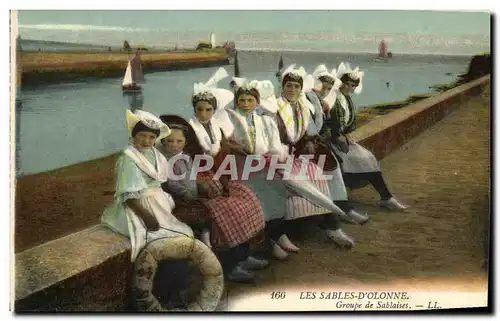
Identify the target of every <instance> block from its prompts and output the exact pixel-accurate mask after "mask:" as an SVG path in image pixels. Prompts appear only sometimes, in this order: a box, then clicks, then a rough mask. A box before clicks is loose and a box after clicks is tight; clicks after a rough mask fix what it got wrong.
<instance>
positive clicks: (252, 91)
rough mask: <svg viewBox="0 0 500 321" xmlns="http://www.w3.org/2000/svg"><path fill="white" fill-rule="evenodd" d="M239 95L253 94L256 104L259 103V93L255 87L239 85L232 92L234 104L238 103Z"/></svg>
mask: <svg viewBox="0 0 500 321" xmlns="http://www.w3.org/2000/svg"><path fill="white" fill-rule="evenodd" d="M241 95H250V96H253V97H255V99H256V100H257V104H260V94H259V91H258V90H257V89H256V88H245V87H239V88H238V89H237V90H236V94H234V101H235V103H236V104H237V103H238V98H239V97H240V96H241Z"/></svg>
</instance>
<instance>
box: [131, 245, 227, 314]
mask: <svg viewBox="0 0 500 321" xmlns="http://www.w3.org/2000/svg"><path fill="white" fill-rule="evenodd" d="M180 259H187V260H188V261H190V262H191V263H192V264H193V265H194V266H196V267H197V268H198V269H199V271H200V274H201V275H202V277H203V280H202V286H201V290H200V292H199V293H198V295H197V297H196V299H195V300H194V301H193V302H188V309H187V310H188V311H214V310H215V309H216V307H217V305H218V304H219V301H220V299H221V296H222V292H223V290H224V275H223V272H222V267H221V265H220V263H219V261H218V259H217V257H216V256H215V255H214V254H213V253H212V251H211V250H210V249H209V248H208V247H207V246H206V245H205V244H203V243H202V242H201V241H199V240H197V239H194V238H190V237H186V236H179V237H169V238H163V239H158V240H154V241H151V242H150V243H148V244H147V245H146V247H145V248H144V249H142V250H141V252H140V253H139V255H138V256H137V259H136V260H135V262H134V277H133V281H132V287H133V292H134V297H135V302H136V305H137V308H138V310H140V311H168V309H166V308H164V307H163V306H162V305H161V303H160V302H159V301H158V299H157V298H156V297H155V296H154V295H153V293H152V290H153V280H154V277H155V274H156V271H157V268H158V264H159V263H160V262H161V261H163V260H180Z"/></svg>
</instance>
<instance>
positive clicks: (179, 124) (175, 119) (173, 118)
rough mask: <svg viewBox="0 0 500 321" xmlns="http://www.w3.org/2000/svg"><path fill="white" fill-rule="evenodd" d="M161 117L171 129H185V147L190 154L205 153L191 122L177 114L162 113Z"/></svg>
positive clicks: (185, 150)
mask: <svg viewBox="0 0 500 321" xmlns="http://www.w3.org/2000/svg"><path fill="white" fill-rule="evenodd" d="M160 119H161V121H162V122H164V123H165V124H167V125H168V127H170V129H180V130H182V131H183V133H184V137H186V147H185V148H184V152H185V153H186V154H188V155H190V156H194V155H200V154H203V148H202V147H201V144H200V142H199V140H198V136H196V132H195V131H194V129H193V127H191V124H190V123H189V122H187V121H186V120H185V119H184V118H182V117H180V116H177V115H161V116H160Z"/></svg>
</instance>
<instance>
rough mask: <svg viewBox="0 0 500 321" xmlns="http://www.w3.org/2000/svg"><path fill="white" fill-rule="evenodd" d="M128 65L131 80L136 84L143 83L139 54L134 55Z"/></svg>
mask: <svg viewBox="0 0 500 321" xmlns="http://www.w3.org/2000/svg"><path fill="white" fill-rule="evenodd" d="M130 67H132V81H133V82H134V83H136V84H142V83H144V73H143V71H142V62H141V58H140V57H139V56H135V57H133V58H132V59H131V60H130Z"/></svg>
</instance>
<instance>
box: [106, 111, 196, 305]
mask: <svg viewBox="0 0 500 321" xmlns="http://www.w3.org/2000/svg"><path fill="white" fill-rule="evenodd" d="M126 122H127V127H128V133H129V136H130V138H131V144H130V145H129V146H128V147H127V148H125V150H124V151H123V153H122V154H121V155H120V156H119V158H118V161H117V164H116V175H117V177H116V193H115V196H114V202H113V205H112V206H110V207H108V208H107V209H106V210H105V211H104V214H103V217H102V223H103V224H105V225H107V226H108V227H109V228H111V229H112V230H113V231H115V232H117V233H119V234H122V235H124V236H126V237H128V238H130V241H131V245H132V255H131V260H132V262H135V260H136V259H137V257H138V255H139V254H140V252H141V251H142V250H143V249H144V248H145V247H146V245H147V243H148V242H151V241H154V240H157V239H163V238H168V237H176V236H183V235H184V236H188V237H193V231H192V230H191V228H190V227H189V226H187V225H186V224H184V223H183V222H181V221H179V220H178V219H177V218H176V217H175V216H174V215H172V209H173V208H174V201H173V199H172V197H171V196H170V195H169V194H167V193H165V192H164V191H163V190H162V189H161V184H162V183H164V182H165V181H166V180H167V160H166V159H165V157H164V156H163V155H162V154H161V153H160V152H159V151H158V150H157V149H156V148H154V143H155V140H156V139H157V137H158V136H160V133H161V135H162V136H167V135H168V134H169V131H170V130H169V128H168V127H167V126H166V125H165V124H164V123H163V122H162V121H161V120H160V119H159V118H158V117H156V116H155V115H153V114H151V113H148V112H145V111H142V110H138V111H136V112H135V113H132V112H131V111H130V110H127V112H126ZM171 290H172V291H171V292H172V293H173V294H172V296H177V297H178V295H175V293H174V292H176V290H177V292H178V291H180V289H171ZM177 294H178V293H177Z"/></svg>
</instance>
